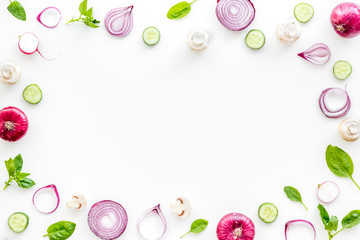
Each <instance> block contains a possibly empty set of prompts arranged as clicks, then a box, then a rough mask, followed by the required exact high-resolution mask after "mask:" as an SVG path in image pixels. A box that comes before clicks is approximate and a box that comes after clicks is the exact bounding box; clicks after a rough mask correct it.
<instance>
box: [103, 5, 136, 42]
mask: <svg viewBox="0 0 360 240" xmlns="http://www.w3.org/2000/svg"><path fill="white" fill-rule="evenodd" d="M133 8H134V6H133V5H131V6H128V7H120V8H115V9H113V10H111V11H110V12H108V14H106V16H105V21H104V22H105V27H106V29H107V30H108V32H109V33H110V34H112V35H115V36H119V37H125V36H127V35H128V34H129V33H130V32H131V30H132V28H133V25H134V23H133V17H132V10H133Z"/></svg>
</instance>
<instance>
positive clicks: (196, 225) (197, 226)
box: [180, 219, 209, 238]
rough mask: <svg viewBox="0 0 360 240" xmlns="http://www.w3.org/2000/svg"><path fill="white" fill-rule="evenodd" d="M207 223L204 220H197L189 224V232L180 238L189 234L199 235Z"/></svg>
mask: <svg viewBox="0 0 360 240" xmlns="http://www.w3.org/2000/svg"><path fill="white" fill-rule="evenodd" d="M208 224H209V222H208V221H207V220H205V219H197V220H195V221H194V222H193V223H192V224H191V228H190V231H189V232H187V233H185V234H184V235H182V236H181V237H180V238H182V237H184V236H186V235H187V234H189V233H201V232H202V231H204V230H205V229H206V227H207V226H208Z"/></svg>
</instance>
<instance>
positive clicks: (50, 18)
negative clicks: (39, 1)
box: [36, 7, 61, 28]
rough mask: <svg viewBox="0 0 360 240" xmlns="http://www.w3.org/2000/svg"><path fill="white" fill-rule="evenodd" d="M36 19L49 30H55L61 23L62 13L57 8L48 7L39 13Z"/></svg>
mask: <svg viewBox="0 0 360 240" xmlns="http://www.w3.org/2000/svg"><path fill="white" fill-rule="evenodd" d="M36 19H37V20H38V21H39V23H41V24H42V25H43V26H45V27H47V28H55V27H57V26H58V25H59V23H60V21H61V12H60V10H59V9H58V8H56V7H47V8H45V9H44V10H42V11H41V13H39V15H38V16H37V17H36Z"/></svg>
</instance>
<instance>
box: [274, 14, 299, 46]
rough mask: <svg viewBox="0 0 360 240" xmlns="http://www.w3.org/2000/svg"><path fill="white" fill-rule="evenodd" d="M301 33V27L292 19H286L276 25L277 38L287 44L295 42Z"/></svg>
mask: <svg viewBox="0 0 360 240" xmlns="http://www.w3.org/2000/svg"><path fill="white" fill-rule="evenodd" d="M300 35H301V27H300V25H299V23H298V22H296V21H295V20H294V19H287V20H285V21H283V22H281V23H279V24H278V25H277V27H276V37H277V39H278V40H279V41H280V42H282V43H284V44H287V45H290V44H292V43H294V42H296V41H297V40H298V39H299V38H300Z"/></svg>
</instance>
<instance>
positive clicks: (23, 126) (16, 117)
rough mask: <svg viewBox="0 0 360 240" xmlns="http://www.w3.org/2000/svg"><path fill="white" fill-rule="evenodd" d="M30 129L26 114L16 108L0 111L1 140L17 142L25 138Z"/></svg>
mask: <svg viewBox="0 0 360 240" xmlns="http://www.w3.org/2000/svg"><path fill="white" fill-rule="evenodd" d="M28 128H29V122H28V118H27V117H26V115H25V113H24V112H23V111H21V110H20V109H18V108H16V107H6V108H3V109H1V110H0V138H2V139H4V140H5V141H9V142H15V141H18V140H20V139H21V138H22V137H24V136H25V134H26V133H27V130H28Z"/></svg>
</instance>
